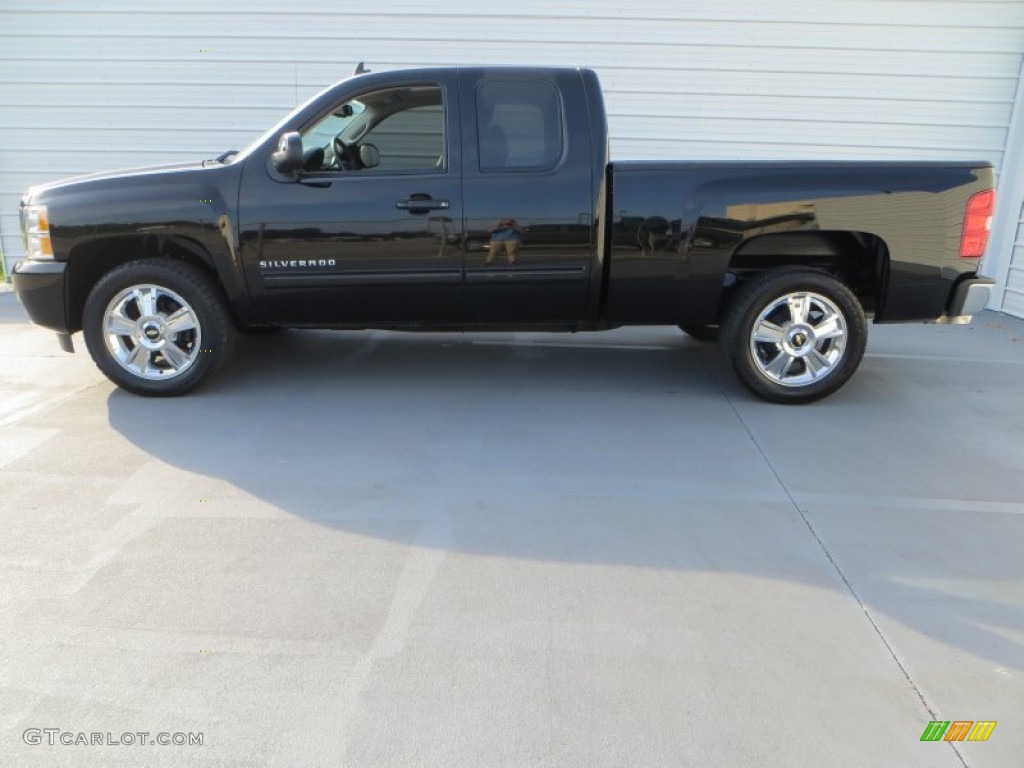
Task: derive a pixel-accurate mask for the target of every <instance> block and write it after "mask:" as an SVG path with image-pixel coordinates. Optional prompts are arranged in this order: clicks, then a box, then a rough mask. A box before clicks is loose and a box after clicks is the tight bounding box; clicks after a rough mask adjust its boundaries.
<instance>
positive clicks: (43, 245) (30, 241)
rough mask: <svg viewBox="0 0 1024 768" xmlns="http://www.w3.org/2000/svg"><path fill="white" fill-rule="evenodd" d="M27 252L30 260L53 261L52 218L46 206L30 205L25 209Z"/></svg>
mask: <svg viewBox="0 0 1024 768" xmlns="http://www.w3.org/2000/svg"><path fill="white" fill-rule="evenodd" d="M25 250H26V251H27V252H28V257H29V258H30V259H36V260H40V259H52V258H53V244H52V243H51V242H50V217H49V216H48V215H47V213H46V206H45V205H30V206H29V207H28V208H26V209H25Z"/></svg>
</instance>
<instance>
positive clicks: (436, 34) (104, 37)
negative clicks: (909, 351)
mask: <svg viewBox="0 0 1024 768" xmlns="http://www.w3.org/2000/svg"><path fill="white" fill-rule="evenodd" d="M353 8H354V7H353V6H347V5H334V4H327V3H325V4H320V5H319V6H317V7H315V8H313V7H310V8H308V9H305V8H303V9H299V8H294V7H288V5H287V4H282V3H280V2H279V0H246V1H245V2H236V3H231V2H222V3H219V4H211V3H209V2H208V1H207V0H173V1H172V0H150V1H149V2H147V3H145V4H142V3H138V2H137V1H136V0H105V1H104V2H100V3H97V4H85V3H82V2H80V0H36V1H35V2H33V3H31V4H28V3H24V2H20V0H19V1H18V2H11V0H0V237H2V238H3V247H4V252H5V254H6V255H7V259H8V261H9V262H10V261H13V260H15V259H17V258H19V257H20V256H21V254H22V246H21V241H20V237H19V236H18V230H17V203H18V198H19V196H20V193H21V191H22V190H23V189H24V188H25V187H27V186H28V185H29V184H33V183H39V182H42V181H46V180H49V179H54V178H59V177H62V176H67V175H71V174H76V173H82V172H87V171H93V170H100V169H104V168H109V167H117V166H129V165H144V164H149V163H158V162H168V161H177V160H182V159H189V158H197V157H198V158H201V157H209V156H214V155H216V154H219V153H220V152H222V151H223V150H225V149H228V148H237V147H241V146H244V145H245V144H246V143H248V142H249V141H250V140H251V139H253V138H254V137H256V136H257V135H258V134H259V133H261V132H262V131H263V130H264V129H265V128H266V127H268V126H269V125H270V124H271V123H273V122H274V121H275V120H276V119H277V118H278V117H280V115H281V114H282V113H284V112H285V111H286V110H288V109H290V108H291V107H292V106H294V105H295V104H296V103H297V102H299V101H301V100H303V99H305V98H306V97H308V96H309V95H311V94H312V93H314V92H315V91H317V90H319V89H320V88H322V87H323V86H325V85H327V84H329V83H332V82H334V81H336V80H338V79H340V78H342V77H344V76H345V75H347V74H348V72H349V71H350V70H351V68H352V66H353V65H354V64H355V62H356V61H358V60H362V59H365V60H366V61H367V62H369V64H370V66H371V67H372V68H375V69H393V68H399V67H404V66H417V65H445V64H460V63H490V64H564V65H584V66H590V67H594V68H595V69H597V70H598V72H599V74H600V76H601V78H602V81H603V83H604V86H605V89H606V91H607V100H608V107H609V113H610V126H611V133H612V153H613V157H617V158H657V157H676V158H797V157H800V158H934V159H966V160H972V159H983V160H991V161H992V162H994V163H996V164H997V166H998V165H1000V164H1001V163H1002V161H1003V155H1004V150H1005V147H1006V144H1007V137H1008V126H1009V123H1010V117H1011V112H1012V109H1013V103H1014V97H1015V93H1016V90H1017V85H1018V80H1019V73H1020V71H1021V60H1022V56H1024V2H1022V1H1021V0H1012V1H1009V2H1007V1H1002V2H999V1H995V0H957V1H955V2H954V1H950V2H934V1H933V0H828V1H821V0H790V2H787V3H768V2H764V0H756V1H755V0H715V1H714V2H711V1H709V0H691V1H687V0H634V1H633V2H629V3H622V2H621V0H519V1H518V2H516V3H515V4H514V5H505V4H503V5H493V6H492V5H484V4H482V3H478V2H469V0H436V1H435V2H434V3H432V4H425V3H422V2H408V1H405V0H382V1H381V2H378V3H376V4H374V5H373V6H372V9H370V10H362V9H360V10H353Z"/></svg>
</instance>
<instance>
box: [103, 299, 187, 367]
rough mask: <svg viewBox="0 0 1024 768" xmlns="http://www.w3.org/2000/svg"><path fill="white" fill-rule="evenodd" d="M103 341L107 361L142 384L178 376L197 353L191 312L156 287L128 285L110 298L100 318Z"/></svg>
mask: <svg viewBox="0 0 1024 768" xmlns="http://www.w3.org/2000/svg"><path fill="white" fill-rule="evenodd" d="M103 338H104V341H105V342H106V345H107V350H108V351H109V352H110V355H111V357H113V358H114V360H116V361H117V362H118V364H119V365H120V366H121V367H122V368H124V369H125V370H126V371H128V372H129V373H131V374H134V375H135V376H139V377H140V378H143V379H173V378H175V377H176V376H180V375H181V374H183V373H184V372H185V371H187V370H188V369H189V368H191V367H192V364H193V363H195V361H196V358H197V357H199V353H200V350H201V349H202V332H201V329H200V327H199V318H198V317H197V316H196V312H195V310H194V309H193V308H192V307H191V306H189V304H188V302H186V301H185V300H184V299H183V298H182V297H181V296H179V295H178V294H177V293H175V292H174V291H171V290H168V289H167V288H162V287H161V286H159V285H133V286H131V287H130V288H126V289H124V290H123V291H121V292H120V293H118V294H117V295H116V296H114V298H113V299H111V300H110V303H109V304H107V308H106V311H105V312H104V313H103Z"/></svg>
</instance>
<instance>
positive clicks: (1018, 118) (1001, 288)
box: [987, 66, 1024, 317]
mask: <svg viewBox="0 0 1024 768" xmlns="http://www.w3.org/2000/svg"><path fill="white" fill-rule="evenodd" d="M1005 167H1006V173H1004V174H1003V183H1002V184H1001V185H1000V187H999V194H1000V195H1001V196H1002V202H1001V203H1000V210H999V211H998V213H997V215H996V218H995V221H994V222H993V232H992V244H991V246H990V248H989V263H988V264H987V267H988V268H989V274H992V275H994V276H996V277H997V279H998V282H997V286H996V294H997V295H996V297H995V299H994V302H993V306H994V308H996V309H1002V310H1003V311H1004V312H1007V313H1009V314H1011V315H1016V316H1017V317H1024V66H1022V68H1021V81H1020V83H1019V84H1018V87H1017V103H1016V106H1015V107H1014V113H1013V119H1012V121H1011V123H1010V139H1009V141H1008V142H1007V145H1006V160H1005Z"/></svg>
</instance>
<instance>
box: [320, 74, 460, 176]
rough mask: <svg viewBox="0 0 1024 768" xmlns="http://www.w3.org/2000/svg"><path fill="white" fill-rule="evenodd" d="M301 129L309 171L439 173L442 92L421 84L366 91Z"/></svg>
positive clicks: (440, 160)
mask: <svg viewBox="0 0 1024 768" xmlns="http://www.w3.org/2000/svg"><path fill="white" fill-rule="evenodd" d="M301 133H302V149H303V154H304V169H305V170H306V171H307V172H313V171H345V172H351V171H356V172H359V173H382V172H383V173H387V172H392V173H428V172H435V171H437V172H440V171H443V170H444V166H445V163H444V146H445V144H444V97H443V92H442V90H441V88H440V87H438V86H436V85H416V86H401V87H390V88H385V89H381V90H378V91H371V92H370V93H364V94H361V95H360V96H359V97H358V98H356V99H351V100H349V101H347V102H345V103H343V104H339V105H337V106H336V107H335V108H334V109H332V110H331V112H329V113H328V114H327V115H325V116H323V117H321V118H320V119H319V120H317V121H316V122H314V123H313V124H312V125H310V126H309V127H307V128H306V129H304V130H303V131H301Z"/></svg>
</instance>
